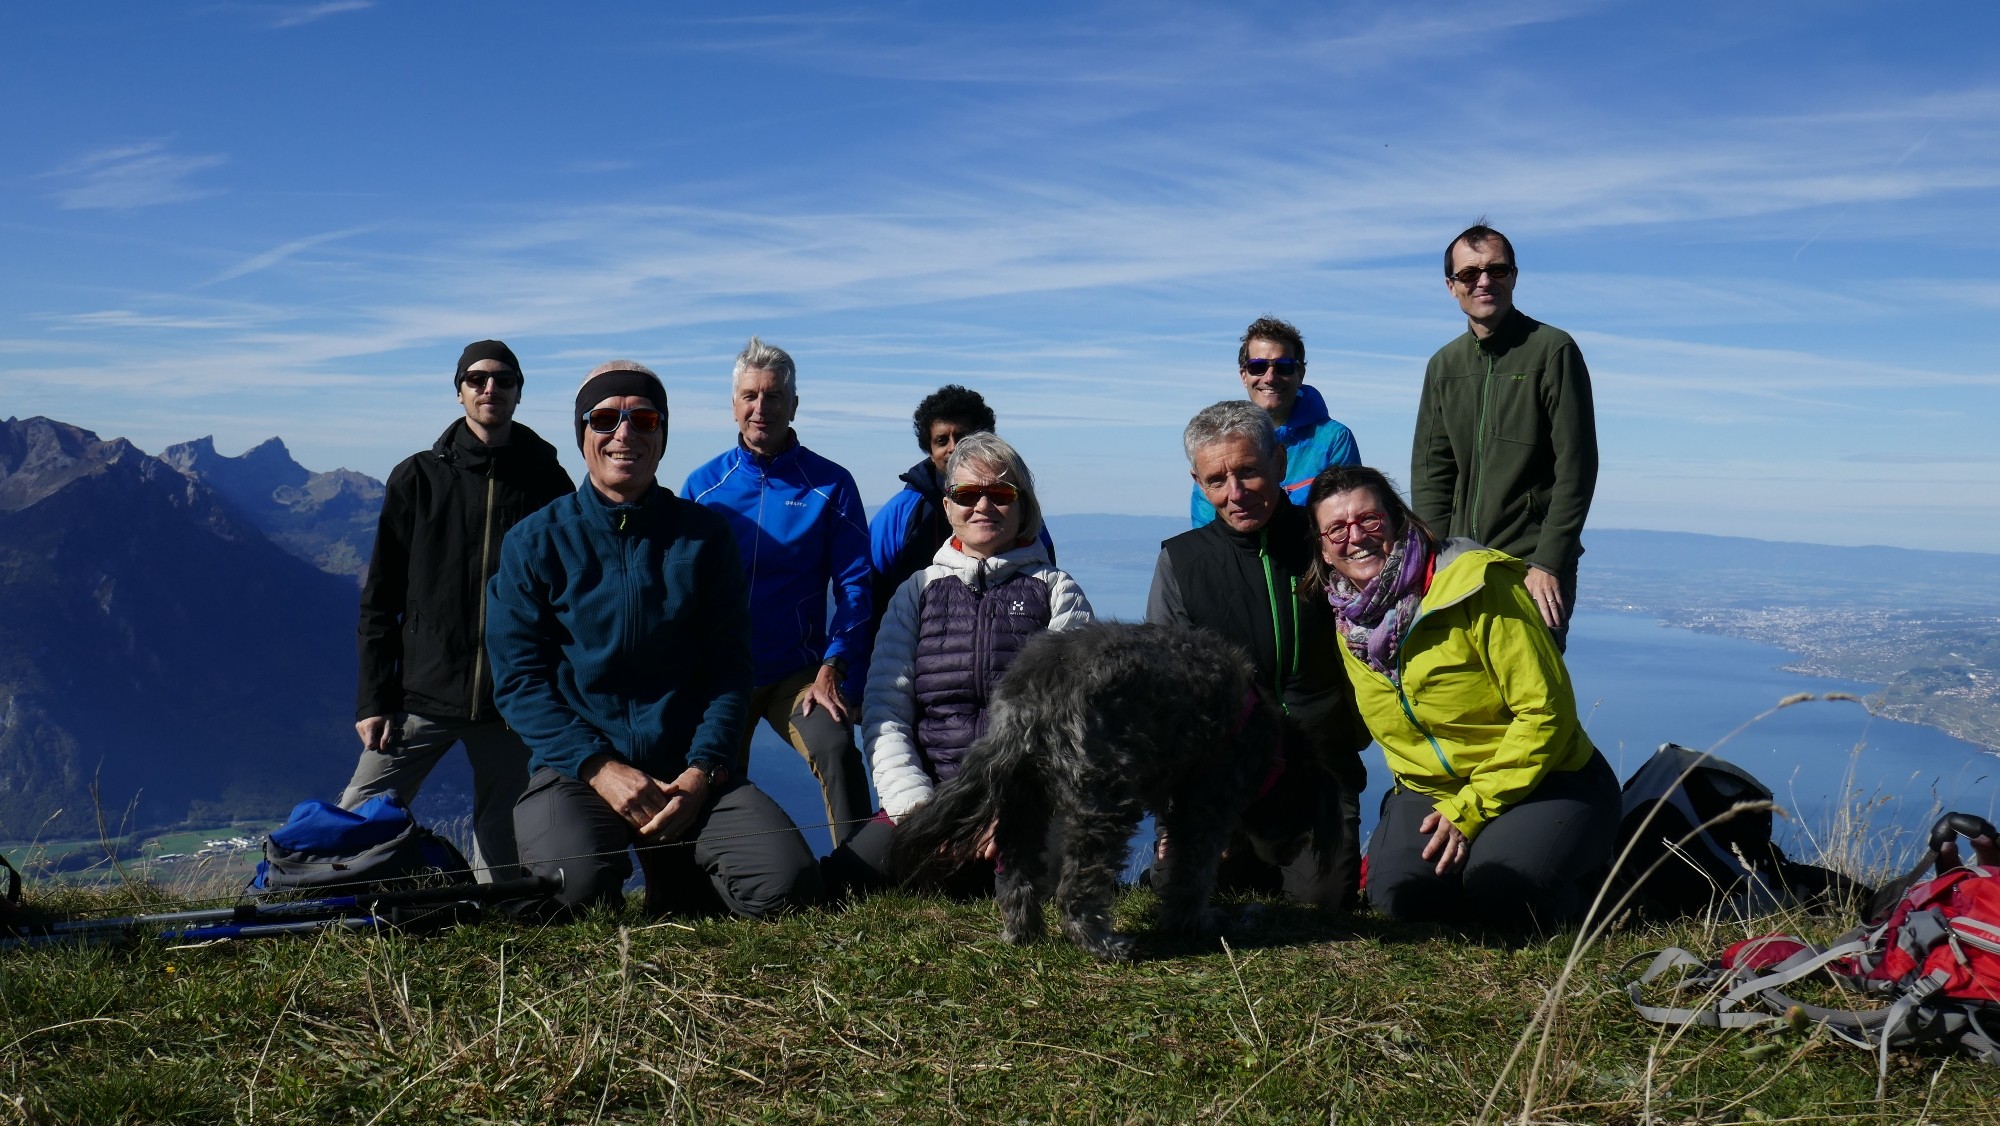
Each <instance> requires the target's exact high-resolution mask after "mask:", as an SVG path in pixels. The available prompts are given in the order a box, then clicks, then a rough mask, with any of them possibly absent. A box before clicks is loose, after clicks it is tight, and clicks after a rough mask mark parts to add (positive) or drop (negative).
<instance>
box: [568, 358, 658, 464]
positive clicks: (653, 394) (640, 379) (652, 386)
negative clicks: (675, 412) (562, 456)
mask: <svg viewBox="0 0 2000 1126" xmlns="http://www.w3.org/2000/svg"><path fill="white" fill-rule="evenodd" d="M625 395H637V396H639V397H640V398H642V399H649V400H651V401H652V404H653V405H654V406H655V407H658V408H659V409H660V413H661V414H663V415H664V414H666V413H667V389H666V388H665V387H662V386H660V378H659V376H656V375H651V374H649V373H647V372H643V371H632V370H631V369H629V368H620V369H618V370H617V371H607V372H600V373H598V374H596V375H593V376H591V377H590V378H589V379H586V380H584V381H583V386H581V387H579V388H577V389H576V448H577V449H579V450H580V449H582V448H583V414H584V412H585V411H587V410H589V409H590V408H592V407H594V406H596V405H597V404H599V403H601V402H603V401H604V400H606V399H612V398H618V397H621V396H625Z"/></svg>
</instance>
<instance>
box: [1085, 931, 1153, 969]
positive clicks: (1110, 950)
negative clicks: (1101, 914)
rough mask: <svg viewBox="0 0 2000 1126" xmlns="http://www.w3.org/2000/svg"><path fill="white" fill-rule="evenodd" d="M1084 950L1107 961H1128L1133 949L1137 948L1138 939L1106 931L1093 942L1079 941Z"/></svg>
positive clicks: (1130, 958)
mask: <svg viewBox="0 0 2000 1126" xmlns="http://www.w3.org/2000/svg"><path fill="white" fill-rule="evenodd" d="M1079 945H1081V946H1082V947H1083V948H1084V949H1085V950H1088V951H1090V953H1092V954H1093V955H1095V956H1097V957H1099V958H1102V959H1103V960H1105V961H1107V962H1129V961H1131V960H1132V954H1133V951H1134V950H1136V949H1137V948H1138V945H1139V943H1138V940H1137V939H1135V938H1133V937H1132V936H1131V935H1129V934H1119V933H1118V932H1117V931H1106V932H1105V933H1104V934H1103V935H1102V936H1101V937H1099V938H1097V939H1096V940H1095V941H1093V942H1088V943H1080V944H1079Z"/></svg>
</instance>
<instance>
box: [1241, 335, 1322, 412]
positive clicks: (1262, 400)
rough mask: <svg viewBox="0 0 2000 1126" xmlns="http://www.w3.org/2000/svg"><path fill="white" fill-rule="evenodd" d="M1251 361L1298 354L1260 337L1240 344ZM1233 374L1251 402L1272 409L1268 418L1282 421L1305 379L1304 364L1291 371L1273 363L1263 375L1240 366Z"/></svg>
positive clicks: (1291, 357) (1296, 398)
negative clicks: (1285, 370)
mask: <svg viewBox="0 0 2000 1126" xmlns="http://www.w3.org/2000/svg"><path fill="white" fill-rule="evenodd" d="M1243 350H1244V352H1246V353H1248V355H1247V357H1246V358H1247V359H1250V360H1287V359H1297V358H1298V357H1296V356H1293V355H1291V354H1290V350H1289V349H1287V348H1286V347H1285V346H1284V345H1283V344H1280V343H1278V342H1277V341H1275V340H1266V339H1264V338H1263V337H1261V336H1259V337H1257V338H1256V339H1254V340H1252V341H1250V343H1248V344H1246V345H1244V346H1243ZM1236 375H1237V377H1238V378H1239V379H1241V380H1243V390H1244V391H1245V392H1247V393H1248V394H1249V396H1250V401H1251V402H1253V403H1255V404H1257V405H1258V406H1260V407H1263V408H1264V409H1265V410H1267V411H1269V412H1271V417H1272V418H1275V419H1278V420H1280V421H1283V420H1284V419H1287V418H1290V417H1291V415H1292V404H1293V403H1295V402H1297V401H1298V398H1299V384H1301V383H1304V382H1305V380H1306V371H1305V365H1304V364H1300V365H1298V366H1296V367H1294V368H1293V369H1292V370H1291V371H1290V372H1281V371H1279V370H1278V368H1277V367H1276V366H1275V365H1274V366H1271V367H1267V368H1265V369H1264V374H1262V375H1252V374H1250V369H1249V368H1247V367H1240V368H1237V369H1236Z"/></svg>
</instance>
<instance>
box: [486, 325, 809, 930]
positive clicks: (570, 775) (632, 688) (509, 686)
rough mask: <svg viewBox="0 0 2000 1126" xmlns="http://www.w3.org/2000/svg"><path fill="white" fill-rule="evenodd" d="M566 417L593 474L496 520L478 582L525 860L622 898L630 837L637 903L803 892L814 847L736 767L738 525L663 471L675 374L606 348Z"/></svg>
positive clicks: (745, 682)
mask: <svg viewBox="0 0 2000 1126" xmlns="http://www.w3.org/2000/svg"><path fill="white" fill-rule="evenodd" d="M575 417H576V442H577V445H578V446H579V447H581V448H582V450H583V460H584V464H585V466H586V467H587V468H588V469H589V480H588V481H587V482H586V483H585V485H584V487H583V488H581V489H578V490H577V491H576V492H574V493H572V494H571V495H570V496H568V497H566V498H564V499H562V500H559V501H556V502H555V503H554V504H551V505H549V506H548V507H547V508H544V509H542V510H541V511H540V512H537V513H536V514H535V515H534V516H531V517H529V518H528V519H526V520H524V521H522V522H521V523H520V524H518V525H516V526H515V528H514V530H513V531H511V532H509V533H508V534H507V540H506V543H505V545H504V546H503V547H502V549H501V554H500V570H499V573H498V574H496V575H494V577H493V581H492V583H491V584H490V585H489V587H488V594H487V650H488V652H489V653H490V655H491V657H492V661H493V696H494V700H495V702H496V703H498V704H499V706H500V713H501V714H502V715H503V716H505V717H506V718H507V723H508V725H509V726H511V727H512V728H513V729H514V730H515V731H517V732H519V733H520V735H521V738H522V739H524V740H526V742H527V744H528V747H529V750H530V751H531V753H532V758H531V761H530V763H529V765H530V766H531V767H532V768H533V770H534V773H533V775H532V777H531V778H530V779H529V781H528V789H527V792H526V793H525V794H523V795H522V797H521V800H520V803H519V804H518V805H516V806H515V808H514V820H515V830H516V835H517V836H518V838H519V841H520V849H521V863H522V865H523V866H524V867H525V868H527V869H528V871H529V873H530V874H533V875H542V876H548V875H559V876H560V878H561V880H562V888H561V891H560V892H559V893H558V895H557V896H556V899H555V905H556V906H557V907H558V908H561V909H565V910H570V911H573V910H577V909H580V908H583V907H586V906H589V905H591V904H594V903H600V902H609V903H617V902H620V901H622V899H623V896H624V890H623V889H624V885H625V881H626V879H627V878H628V877H630V875H631V874H632V865H631V861H630V860H629V859H628V858H627V854H626V848H627V846H628V845H636V846H637V848H638V853H639V862H640V866H641V868H642V869H643V870H644V871H645V875H646V910H647V913H648V914H655V915H657V914H665V913H669V912H672V913H692V914H706V913H712V912H714V911H716V910H717V909H727V910H729V911H731V912H733V913H735V914H738V915H743V916H748V917H751V918H763V917H767V916H770V915H773V914H776V913H778V912H780V911H782V910H785V909H786V908H789V907H794V906H802V905H804V904H806V903H810V902H812V901H813V900H814V899H816V898H817V897H818V894H819V887H820V884H819V869H818V866H817V864H816V863H815V862H814V860H813V854H812V850H811V849H809V848H807V847H806V843H805V839H804V838H803V837H801V836H800V835H799V831H798V829H797V827H796V826H794V825H793V824H792V820H791V818H789V817H787V816H785V812H784V810H782V809H780V808H779V807H778V804H777V803H776V802H774V801H772V800H771V799H770V797H769V796H767V795H765V794H764V793H763V792H762V791H760V790H758V789H757V787H755V786H752V785H750V784H749V783H748V782H746V781H744V779H743V777H742V774H741V772H740V771H739V770H738V769H737V767H736V745H737V740H738V738H739V737H740V736H741V734H742V730H743V718H744V705H745V703H746V702H747V700H748V697H749V695H750V687H751V677H750V668H751V664H750V615H749V605H748V603H747V601H746V600H745V598H744V590H743V566H742V564H741V563H740V562H739V561H738V559H737V557H736V541H735V538H734V537H733V536H732V535H730V532H729V528H728V526H727V525H726V524H724V523H723V521H722V520H721V519H720V518H719V517H717V516H716V515H715V514H714V513H712V512H710V511H709V510H708V509H706V508H703V507H702V506H701V505H698V504H695V503H693V502H692V501H687V500H683V499H681V498H680V497H677V496H675V495H674V494H673V493H672V492H671V491H669V490H667V489H664V488H661V487H660V486H659V485H658V484H657V482H656V479H655V478H656V474H657V473H658V470H659V465H660V457H661V455H662V454H663V453H664V452H665V450H666V443H667V394H666V390H665V388H663V387H662V386H661V385H660V380H659V377H658V376H656V375H654V374H653V373H652V372H651V371H650V370H648V369H647V368H646V367H644V366H643V365H640V364H637V363H633V362H632V361H630V360H613V361H611V362H610V363H607V364H602V365H600V366H599V367H598V368H596V369H595V370H594V371H592V372H591V373H590V374H589V375H588V376H586V377H585V379H584V382H583V386H582V387H581V388H580V389H579V390H578V391H577V394H576V414H575Z"/></svg>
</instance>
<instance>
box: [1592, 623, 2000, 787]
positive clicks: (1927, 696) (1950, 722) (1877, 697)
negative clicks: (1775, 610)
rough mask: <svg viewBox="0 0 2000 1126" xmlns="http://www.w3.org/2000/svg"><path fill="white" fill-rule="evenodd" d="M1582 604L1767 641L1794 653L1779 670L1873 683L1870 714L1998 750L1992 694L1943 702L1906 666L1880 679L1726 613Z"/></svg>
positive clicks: (1998, 721)
mask: <svg viewBox="0 0 2000 1126" xmlns="http://www.w3.org/2000/svg"><path fill="white" fill-rule="evenodd" d="M1587 608H1588V609H1592V610H1598V611H1605V612H1611V613H1626V614H1640V615H1644V616H1646V617H1649V618H1652V619H1653V620H1654V621H1656V622H1658V623H1659V624H1660V625H1661V626H1662V627H1665V628H1669V629H1681V630H1687V631H1688V632H1690V633H1699V634H1707V635H1710V636H1715V637H1730V638H1735V639H1737V640H1739V641H1750V642H1755V643H1757V644H1759V645H1768V646H1771V647H1772V648H1774V649H1779V650H1781V651H1783V652H1785V653H1789V654H1791V656H1792V657H1793V660H1791V661H1789V662H1786V663H1784V664H1781V665H1779V666H1778V668H1779V669H1780V670H1782V671H1784V672H1789V673H1796V674H1798V675H1800V676H1810V677H1816V678H1819V679H1823V680H1845V681H1850V682H1853V683H1857V684H1864V685H1868V686H1870V687H1871V688H1873V689H1874V691H1873V692H1872V693H1868V694H1865V695H1864V697H1863V700H1864V703H1865V706H1866V707H1867V708H1868V711H1869V714H1871V715H1874V716H1877V717H1879V718H1882V719H1889V720H1895V721H1897V722H1899V723H1910V724H1915V725H1917V726H1920V727H1928V728H1930V729H1931V730H1933V731H1940V732H1943V733H1944V734H1946V735H1949V736H1951V737H1952V738H1954V739H1957V740H1959V741H1961V742H1965V743H1969V744H1971V745H1972V746H1974V747H1977V748H1979V749H1980V750H1982V751H1985V752H1986V753H1988V754H1991V755H1996V756H2000V699H1995V698H1993V697H1991V696H1987V697H1976V698H1975V697H1964V696H1961V697H1953V698H1952V699H1951V703H1953V704H1957V705H1958V706H1957V707H1956V708H1951V707H1947V706H1945V705H1944V703H1943V702H1942V701H1940V700H1938V699H1936V698H1934V697H1933V696H1932V694H1931V692H1930V691H1928V690H1927V688H1926V683H1925V682H1924V681H1922V680H1919V679H1917V677H1916V674H1915V673H1910V672H1906V673H1904V674H1902V676H1901V677H1899V678H1892V679H1890V680H1887V681H1885V680H1883V679H1882V678H1881V677H1880V676H1879V675H1876V671H1877V670H1875V669H1871V668H1865V667H1856V666H1857V665H1859V664H1860V662H1858V661H1857V662H1853V663H1844V662H1842V661H1841V660H1839V658H1838V657H1837V656H1835V655H1833V654H1828V653H1814V652H1803V651H1801V649H1800V647H1799V646H1798V645H1797V644H1796V643H1791V644H1788V643H1787V642H1788V641H1790V640H1791V637H1788V636H1784V635H1781V634H1779V633H1778V631H1775V630H1769V629H1760V628H1751V627H1750V626H1749V625H1742V624H1739V625H1738V626H1737V627H1736V628H1730V626H1729V625H1728V624H1727V623H1728V621H1729V620H1730V618H1729V617H1726V616H1722V615H1718V614H1715V613H1714V612H1711V611H1700V610H1680V611H1663V610H1657V609H1651V608H1647V607H1640V606H1633V605H1629V604H1628V605H1625V606H1617V607H1613V606H1594V607H1587ZM1734 620H1736V621H1738V622H1739V623H1741V622H1754V621H1756V620H1757V619H1756V618H1754V617H1749V616H1745V615H1740V614H1738V615H1735V616H1734ZM1791 636H1792V637H1795V636H1797V635H1796V634H1793V635H1791Z"/></svg>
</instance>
